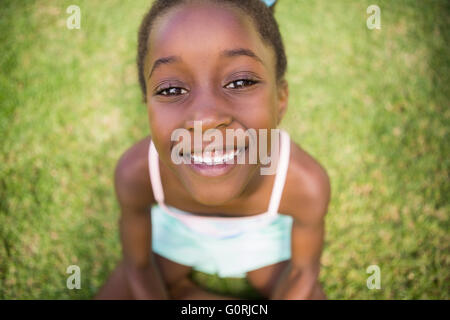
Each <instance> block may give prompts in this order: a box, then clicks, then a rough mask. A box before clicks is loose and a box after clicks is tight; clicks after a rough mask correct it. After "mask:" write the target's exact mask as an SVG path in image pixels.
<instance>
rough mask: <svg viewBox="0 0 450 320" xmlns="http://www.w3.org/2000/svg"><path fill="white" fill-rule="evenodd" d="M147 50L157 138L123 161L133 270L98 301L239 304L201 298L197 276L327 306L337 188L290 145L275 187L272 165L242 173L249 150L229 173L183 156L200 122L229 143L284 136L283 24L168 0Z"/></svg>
mask: <svg viewBox="0 0 450 320" xmlns="http://www.w3.org/2000/svg"><path fill="white" fill-rule="evenodd" d="M138 40H139V45H138V46H139V48H138V71H139V80H140V84H141V88H142V92H143V97H144V101H145V103H146V105H147V110H148V118H149V123H150V128H151V137H150V136H149V137H146V138H144V139H142V140H141V141H139V142H137V143H136V144H135V145H133V146H132V147H131V148H129V149H128V150H127V151H126V152H124V154H123V155H122V156H121V158H120V160H119V161H118V164H117V167H116V170H115V190H116V195H117V198H118V202H119V204H120V208H121V219H120V234H121V241H122V248H123V260H122V261H121V262H120V263H119V265H118V266H117V268H116V269H115V270H114V271H113V273H112V275H111V276H110V278H109V279H108V281H107V282H106V284H105V285H104V286H103V288H102V289H101V290H100V292H99V293H98V294H97V297H96V298H97V299H133V298H134V299H168V298H172V299H227V298H231V299H233V297H225V296H220V295H217V294H213V293H210V292H208V291H206V290H204V289H202V288H200V287H198V286H197V285H196V284H194V283H193V282H192V281H191V280H190V273H191V271H192V270H193V269H194V270H199V271H203V272H207V273H213V274H217V275H219V276H221V277H247V279H248V281H249V283H250V284H251V285H252V286H253V287H254V288H255V289H256V290H257V291H258V292H260V293H261V295H262V296H263V297H265V298H268V299H323V298H325V295H324V293H323V291H322V289H321V286H320V284H319V281H318V277H319V270H320V256H321V252H322V246H323V241H324V217H325V214H326V212H327V208H328V203H329V199H330V185H329V179H328V176H327V174H326V172H325V170H324V169H323V168H322V167H321V166H320V164H319V163H318V162H317V161H316V160H314V159H313V158H312V157H311V156H309V155H308V154H307V153H306V152H305V151H304V150H303V149H302V148H301V147H299V146H298V145H297V144H295V143H294V142H293V141H290V139H289V135H288V133H287V132H285V131H283V130H281V131H280V132H281V134H280V137H279V138H280V140H279V142H280V151H279V152H273V153H271V158H270V159H271V161H275V163H276V170H275V172H274V174H272V175H262V174H261V173H260V170H259V169H260V168H261V166H262V164H261V162H260V161H259V160H260V159H258V161H257V163H249V161H247V162H245V163H243V164H240V163H235V162H236V161H228V160H230V159H231V160H235V159H233V158H235V157H237V154H240V156H243V157H244V158H245V159H247V160H248V158H249V154H248V153H249V151H248V150H249V148H248V143H249V140H248V137H247V138H246V139H245V140H244V141H245V143H246V144H244V145H243V146H242V148H238V147H236V146H232V149H231V151H232V152H235V153H231V154H227V155H226V157H227V158H226V159H227V160H226V161H225V160H224V159H223V158H220V153H219V156H217V155H214V156H215V157H216V158H215V159H214V161H212V160H211V158H209V160H207V159H208V158H207V156H206V155H203V156H202V155H201V154H200V156H198V155H197V158H195V160H196V161H195V162H194V163H181V164H176V163H175V162H174V161H173V158H172V157H171V154H172V150H173V149H174V147H175V145H176V142H175V141H173V140H172V134H173V132H174V131H175V130H177V129H180V128H182V129H184V130H187V132H189V133H190V134H192V136H193V135H194V127H195V123H198V122H200V123H201V131H202V132H205V131H207V130H210V129H214V130H219V131H220V132H222V133H223V136H224V137H225V136H226V135H225V131H226V130H234V132H238V133H239V132H241V133H242V132H246V131H248V130H249V129H253V130H256V131H258V130H264V129H265V130H268V131H269V132H270V130H271V129H276V128H277V127H278V125H279V123H280V121H281V119H282V117H283V115H284V114H285V111H286V107H287V103H288V86H287V82H286V80H285V78H284V76H285V71H286V65H287V62H286V56H285V51H284V47H283V42H282V39H281V35H280V32H279V29H278V25H277V23H276V21H275V19H274V16H273V12H272V11H271V10H270V9H269V8H268V7H267V6H266V5H264V3H263V2H262V1H260V0H246V1H242V0H221V1H218V0H159V1H158V0H157V1H155V2H154V4H153V6H152V7H151V9H150V11H149V12H148V13H147V15H146V16H145V17H144V20H143V22H142V24H141V27H140V30H139V39H138ZM277 139H278V138H277ZM227 143H228V141H227ZM203 145H204V144H202V146H203ZM224 145H225V143H224ZM227 147H229V145H227ZM234 148H236V149H234ZM227 150H230V149H227ZM267 150H271V141H270V137H269V139H268V140H267ZM222 155H223V154H222ZM188 156H189V157H194V152H193V154H192V155H191V153H190V152H189V154H188Z"/></svg>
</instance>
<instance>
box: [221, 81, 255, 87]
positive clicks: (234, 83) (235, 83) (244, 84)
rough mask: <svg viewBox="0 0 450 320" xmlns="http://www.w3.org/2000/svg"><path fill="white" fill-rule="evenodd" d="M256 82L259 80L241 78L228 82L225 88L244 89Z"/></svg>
mask: <svg viewBox="0 0 450 320" xmlns="http://www.w3.org/2000/svg"><path fill="white" fill-rule="evenodd" d="M255 83H257V81H254V80H250V79H239V80H235V81H232V82H230V83H229V84H227V85H226V86H225V88H227V89H243V88H245V87H250V86H252V85H254V84H255Z"/></svg>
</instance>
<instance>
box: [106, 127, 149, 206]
mask: <svg viewBox="0 0 450 320" xmlns="http://www.w3.org/2000/svg"><path fill="white" fill-rule="evenodd" d="M150 141H151V137H150V136H147V137H145V138H143V139H141V140H139V141H138V142H136V143H135V144H133V145H132V146H130V147H129V148H128V149H126V150H125V151H124V152H123V153H122V155H121V156H120V158H119V160H118V161H117V164H116V167H115V171H114V186H115V190H116V194H117V197H118V198H119V199H118V200H119V202H120V203H121V204H125V205H127V206H128V205H129V206H136V207H148V206H149V205H150V206H151V205H152V204H154V203H155V199H154V197H153V191H152V186H151V182H150V174H149V167H148V148H149V146H150Z"/></svg>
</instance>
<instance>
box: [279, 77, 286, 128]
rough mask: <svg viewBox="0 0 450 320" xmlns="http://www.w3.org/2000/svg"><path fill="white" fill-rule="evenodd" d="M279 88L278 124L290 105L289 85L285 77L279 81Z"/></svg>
mask: <svg viewBox="0 0 450 320" xmlns="http://www.w3.org/2000/svg"><path fill="white" fill-rule="evenodd" d="M277 90H278V121H277V125H278V124H280V122H281V120H282V119H283V117H284V114H285V113H286V109H287V105H288V98H289V86H288V83H287V81H286V80H285V79H282V80H280V81H278V84H277Z"/></svg>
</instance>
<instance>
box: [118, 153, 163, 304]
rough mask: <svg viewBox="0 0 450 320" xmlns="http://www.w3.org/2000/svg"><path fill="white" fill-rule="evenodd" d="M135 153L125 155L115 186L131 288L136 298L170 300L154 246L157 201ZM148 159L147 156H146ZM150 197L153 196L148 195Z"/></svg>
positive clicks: (127, 274) (123, 248)
mask: <svg viewBox="0 0 450 320" xmlns="http://www.w3.org/2000/svg"><path fill="white" fill-rule="evenodd" d="M137 158H138V157H136V153H135V151H132V149H130V151H128V152H126V153H125V154H124V155H123V156H122V157H121V158H120V160H119V162H118V164H117V167H116V170H115V174H114V185H115V191H116V196H117V199H118V202H119V205H120V208H121V217H120V222H119V226H120V238H121V243H122V251H123V258H124V265H125V274H126V277H127V280H128V281H127V282H128V286H129V289H130V290H131V292H132V294H133V296H134V298H135V299H168V292H167V289H166V288H165V284H164V281H163V278H162V276H161V273H160V270H159V269H158V267H157V265H156V263H155V261H154V256H153V254H152V253H151V252H152V250H151V249H152V245H151V216H150V208H151V205H152V204H153V203H154V202H155V201H154V199H153V195H152V190H151V187H149V186H148V185H149V181H148V180H145V179H149V176H148V174H147V176H145V175H143V174H142V172H143V171H147V172H148V168H147V169H145V168H146V167H147V164H146V161H145V162H144V161H141V163H139V160H136V159H137ZM144 160H146V157H144ZM149 194H150V196H149Z"/></svg>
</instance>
